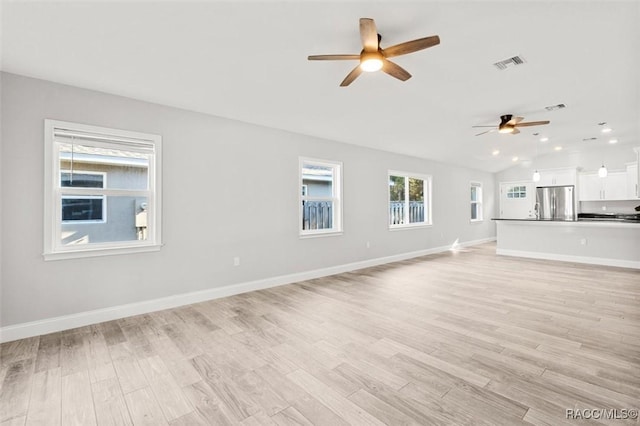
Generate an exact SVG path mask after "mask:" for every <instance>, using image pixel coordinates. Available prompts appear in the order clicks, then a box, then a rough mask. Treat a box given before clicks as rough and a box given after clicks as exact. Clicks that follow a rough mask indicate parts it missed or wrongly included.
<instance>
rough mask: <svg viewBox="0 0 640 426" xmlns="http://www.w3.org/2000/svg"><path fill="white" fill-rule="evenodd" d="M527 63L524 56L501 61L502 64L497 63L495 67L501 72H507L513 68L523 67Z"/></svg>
mask: <svg viewBox="0 0 640 426" xmlns="http://www.w3.org/2000/svg"><path fill="white" fill-rule="evenodd" d="M525 62H526V61H525V60H524V58H523V57H522V56H514V57H512V58H509V59H505V60H503V61H500V62H496V63H495V64H493V66H494V67H496V68H498V69H499V70H500V71H502V70H506V69H507V68H509V67H511V66H516V65H522V64H524V63H525Z"/></svg>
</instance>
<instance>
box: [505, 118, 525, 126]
mask: <svg viewBox="0 0 640 426" xmlns="http://www.w3.org/2000/svg"><path fill="white" fill-rule="evenodd" d="M522 120H524V117H513V118H512V119H511V120H509V121H507V124H510V125H512V126H515V125H516V124H518V123H519V122H521V121H522Z"/></svg>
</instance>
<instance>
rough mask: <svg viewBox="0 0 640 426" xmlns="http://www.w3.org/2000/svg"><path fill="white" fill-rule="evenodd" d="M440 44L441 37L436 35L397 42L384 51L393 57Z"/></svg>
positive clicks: (389, 56)
mask: <svg viewBox="0 0 640 426" xmlns="http://www.w3.org/2000/svg"><path fill="white" fill-rule="evenodd" d="M438 44H440V37H438V36H437V35H436V36H430V37H424V38H419V39H417V40H412V41H406V42H404V43H400V44H396V45H395V46H391V47H387V48H386V49H384V50H383V51H384V56H386V57H387V58H393V57H394V56H400V55H406V54H407V53H413V52H417V51H418V50H422V49H427V48H429V47H433V46H436V45H438Z"/></svg>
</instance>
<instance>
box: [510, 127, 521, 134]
mask: <svg viewBox="0 0 640 426" xmlns="http://www.w3.org/2000/svg"><path fill="white" fill-rule="evenodd" d="M518 133H520V130H518V129H516V128H515V127H514V128H513V130H512V131H511V133H509V134H510V135H517V134H518Z"/></svg>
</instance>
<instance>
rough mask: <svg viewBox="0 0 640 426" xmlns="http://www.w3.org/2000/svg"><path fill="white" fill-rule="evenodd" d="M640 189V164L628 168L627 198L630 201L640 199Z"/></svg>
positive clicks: (630, 165)
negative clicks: (639, 169)
mask: <svg viewBox="0 0 640 426" xmlns="http://www.w3.org/2000/svg"><path fill="white" fill-rule="evenodd" d="M638 191H640V188H638V164H637V163H636V164H629V165H628V166H627V198H628V199H630V200H633V199H636V198H640V193H639V192H638Z"/></svg>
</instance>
